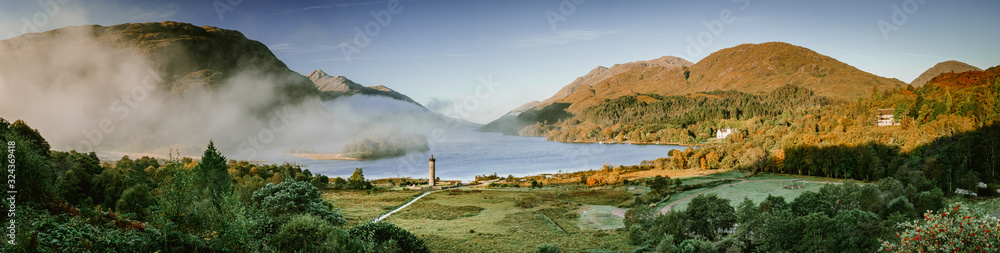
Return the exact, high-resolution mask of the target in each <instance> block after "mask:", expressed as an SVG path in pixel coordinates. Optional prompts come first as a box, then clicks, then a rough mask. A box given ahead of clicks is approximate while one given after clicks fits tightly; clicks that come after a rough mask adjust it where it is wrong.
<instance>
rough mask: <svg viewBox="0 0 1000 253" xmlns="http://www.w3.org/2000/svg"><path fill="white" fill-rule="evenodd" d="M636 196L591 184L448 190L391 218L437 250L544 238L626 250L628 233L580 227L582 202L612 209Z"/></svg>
mask: <svg viewBox="0 0 1000 253" xmlns="http://www.w3.org/2000/svg"><path fill="white" fill-rule="evenodd" d="M631 196H632V194H631V193H629V192H627V191H625V189H604V190H592V189H588V188H586V187H557V188H550V189H544V190H518V191H514V190H488V189H463V190H449V191H442V192H436V193H433V194H431V195H428V196H426V197H424V198H423V199H420V200H419V201H418V202H417V203H415V204H413V205H412V206H410V207H407V208H406V209H404V210H402V211H400V212H398V213H396V214H394V215H392V216H390V217H389V218H388V219H386V221H388V222H391V223H394V224H396V225H398V226H400V227H402V228H405V229H406V230H408V231H410V232H412V233H414V234H415V235H417V236H418V237H420V238H422V239H424V241H425V242H426V243H427V244H428V246H429V247H430V248H431V250H432V251H434V252H534V251H535V248H536V247H537V246H538V245H540V244H543V243H552V244H556V245H559V246H560V247H561V248H562V249H563V251H564V252H580V251H585V250H588V249H609V250H612V251H616V252H618V251H625V252H627V251H631V250H632V246H630V245H628V242H627V241H626V240H627V238H626V235H625V234H624V233H618V232H616V231H614V230H610V231H600V230H597V231H592V230H588V229H581V228H580V226H579V224H578V223H579V221H580V220H581V215H580V214H579V210H580V209H581V208H582V207H584V206H592V205H602V207H600V208H603V209H608V210H604V211H608V213H610V212H611V210H613V209H615V207H614V205H617V204H620V203H621V202H624V201H630V200H631ZM587 204H590V205H587ZM603 209H602V210H603ZM459 213H461V214H459ZM619 219H620V218H619ZM609 222H610V223H614V221H609ZM617 222H618V223H620V222H621V221H620V220H619V221H617Z"/></svg>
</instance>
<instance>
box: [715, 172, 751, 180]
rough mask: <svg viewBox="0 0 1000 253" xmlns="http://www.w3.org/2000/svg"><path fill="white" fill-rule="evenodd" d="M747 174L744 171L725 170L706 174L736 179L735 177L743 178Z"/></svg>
mask: <svg viewBox="0 0 1000 253" xmlns="http://www.w3.org/2000/svg"><path fill="white" fill-rule="evenodd" d="M747 175H748V173H746V172H744V171H726V172H721V173H715V174H709V175H708V176H711V177H717V178H728V179H737V178H744V177H746V176H747Z"/></svg>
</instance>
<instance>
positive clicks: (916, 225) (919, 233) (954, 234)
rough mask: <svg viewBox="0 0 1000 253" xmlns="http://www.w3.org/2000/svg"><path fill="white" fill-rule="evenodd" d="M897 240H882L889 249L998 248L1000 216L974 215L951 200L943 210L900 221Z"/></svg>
mask: <svg viewBox="0 0 1000 253" xmlns="http://www.w3.org/2000/svg"><path fill="white" fill-rule="evenodd" d="M899 226H900V227H903V228H905V229H906V230H904V231H903V232H902V233H899V234H896V236H898V237H899V238H900V241H898V242H885V241H883V242H882V249H881V250H880V251H888V252H918V251H922V252H973V251H976V252H978V251H983V252H996V251H997V242H998V241H1000V231H998V230H1000V220H997V219H990V218H983V217H978V216H976V215H973V214H972V213H971V212H969V209H968V208H967V207H964V206H962V205H960V204H952V205H951V206H949V207H948V208H947V209H946V210H944V211H942V212H940V213H934V212H927V213H925V214H924V218H923V219H921V220H919V221H917V222H904V223H900V224H899Z"/></svg>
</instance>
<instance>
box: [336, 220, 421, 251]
mask: <svg viewBox="0 0 1000 253" xmlns="http://www.w3.org/2000/svg"><path fill="white" fill-rule="evenodd" d="M348 233H350V234H351V238H353V239H354V240H357V241H358V243H360V245H359V247H360V248H361V249H357V250H354V251H364V252H387V251H390V250H398V252H430V250H429V249H427V246H426V245H424V241H423V240H421V239H420V238H418V237H417V236H415V235H413V234H412V233H410V232H409V231H406V230H405V229H402V228H400V227H397V226H396V225H393V224H392V223H387V222H377V223H365V224H361V225H358V226H357V227H354V228H351V230H350V231H348Z"/></svg>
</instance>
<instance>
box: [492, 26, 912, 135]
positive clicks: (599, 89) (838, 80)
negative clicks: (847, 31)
mask: <svg viewBox="0 0 1000 253" xmlns="http://www.w3.org/2000/svg"><path fill="white" fill-rule="evenodd" d="M787 84H793V85H797V86H799V87H804V88H807V89H810V90H813V91H815V92H816V94H817V95H820V96H826V97H831V98H839V99H855V98H860V97H865V96H868V95H870V94H871V93H872V91H873V90H874V89H877V90H888V89H894V88H899V87H903V86H905V85H906V83H903V82H902V81H899V80H897V79H889V78H884V77H880V76H876V75H873V74H871V73H867V72H864V71H861V70H859V69H857V68H855V67H852V66H850V65H847V64H845V63H843V62H840V61H837V60H836V59H833V58H831V57H829V56H825V55H821V54H819V53H816V52H814V51H812V50H809V49H807V48H804V47H800V46H795V45H791V44H788V43H783V42H768V43H761V44H743V45H739V46H735V47H731V48H726V49H722V50H719V51H717V52H715V53H712V54H711V55H709V56H707V57H705V58H704V59H702V60H701V61H699V62H698V63H697V64H692V63H691V62H689V61H687V60H684V59H681V58H677V57H670V56H667V57H661V58H659V59H655V60H650V61H638V62H631V63H625V64H616V65H615V66H613V67H611V68H605V67H598V68H595V69H593V70H591V71H590V73H588V74H586V75H584V76H581V77H579V78H577V79H576V80H574V81H573V82H572V83H570V84H569V85H566V86H565V87H563V88H562V89H561V90H560V91H559V92H557V93H556V94H555V95H553V96H552V97H550V98H548V99H546V100H544V101H542V102H540V103H538V104H537V105H534V106H533V109H528V110H525V112H530V111H532V110H534V111H537V112H540V111H543V110H544V111H546V113H537V114H530V113H529V114H528V115H524V114H523V113H522V114H521V115H517V117H515V116H514V115H509V114H508V115H505V116H504V117H501V118H500V119H498V121H504V122H496V123H495V124H494V123H492V122H491V123H490V124H487V125H485V126H484V127H483V129H480V130H482V131H496V132H504V133H508V134H509V133H516V132H518V130H516V129H510V128H516V127H519V126H520V127H523V126H526V125H532V124H535V123H538V122H546V121H548V122H550V123H554V122H555V121H557V120H559V119H563V118H566V116H565V115H564V114H561V113H557V112H555V111H554V109H552V108H550V109H548V110H546V107H549V106H551V105H554V104H556V103H560V105H559V107H561V108H564V111H565V112H567V113H571V114H578V113H580V112H582V111H583V110H584V109H586V108H588V107H591V106H594V105H598V104H601V103H603V102H604V101H606V100H608V99H614V98H618V97H621V96H627V95H638V94H657V95H664V96H670V95H685V94H691V93H696V92H705V91H715V90H735V91H740V92H746V93H758V94H759V93H766V92H770V91H773V90H775V89H777V88H779V87H783V86H785V85H787ZM529 104H530V103H529ZM529 104H526V105H525V106H527V105H529ZM525 106H522V107H521V108H524V107H525ZM560 110H562V109H560ZM543 115H548V116H557V117H544V116H543ZM532 116H539V117H540V118H530V117H532ZM518 120H519V121H522V122H510V121H518ZM499 126H505V127H499Z"/></svg>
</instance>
